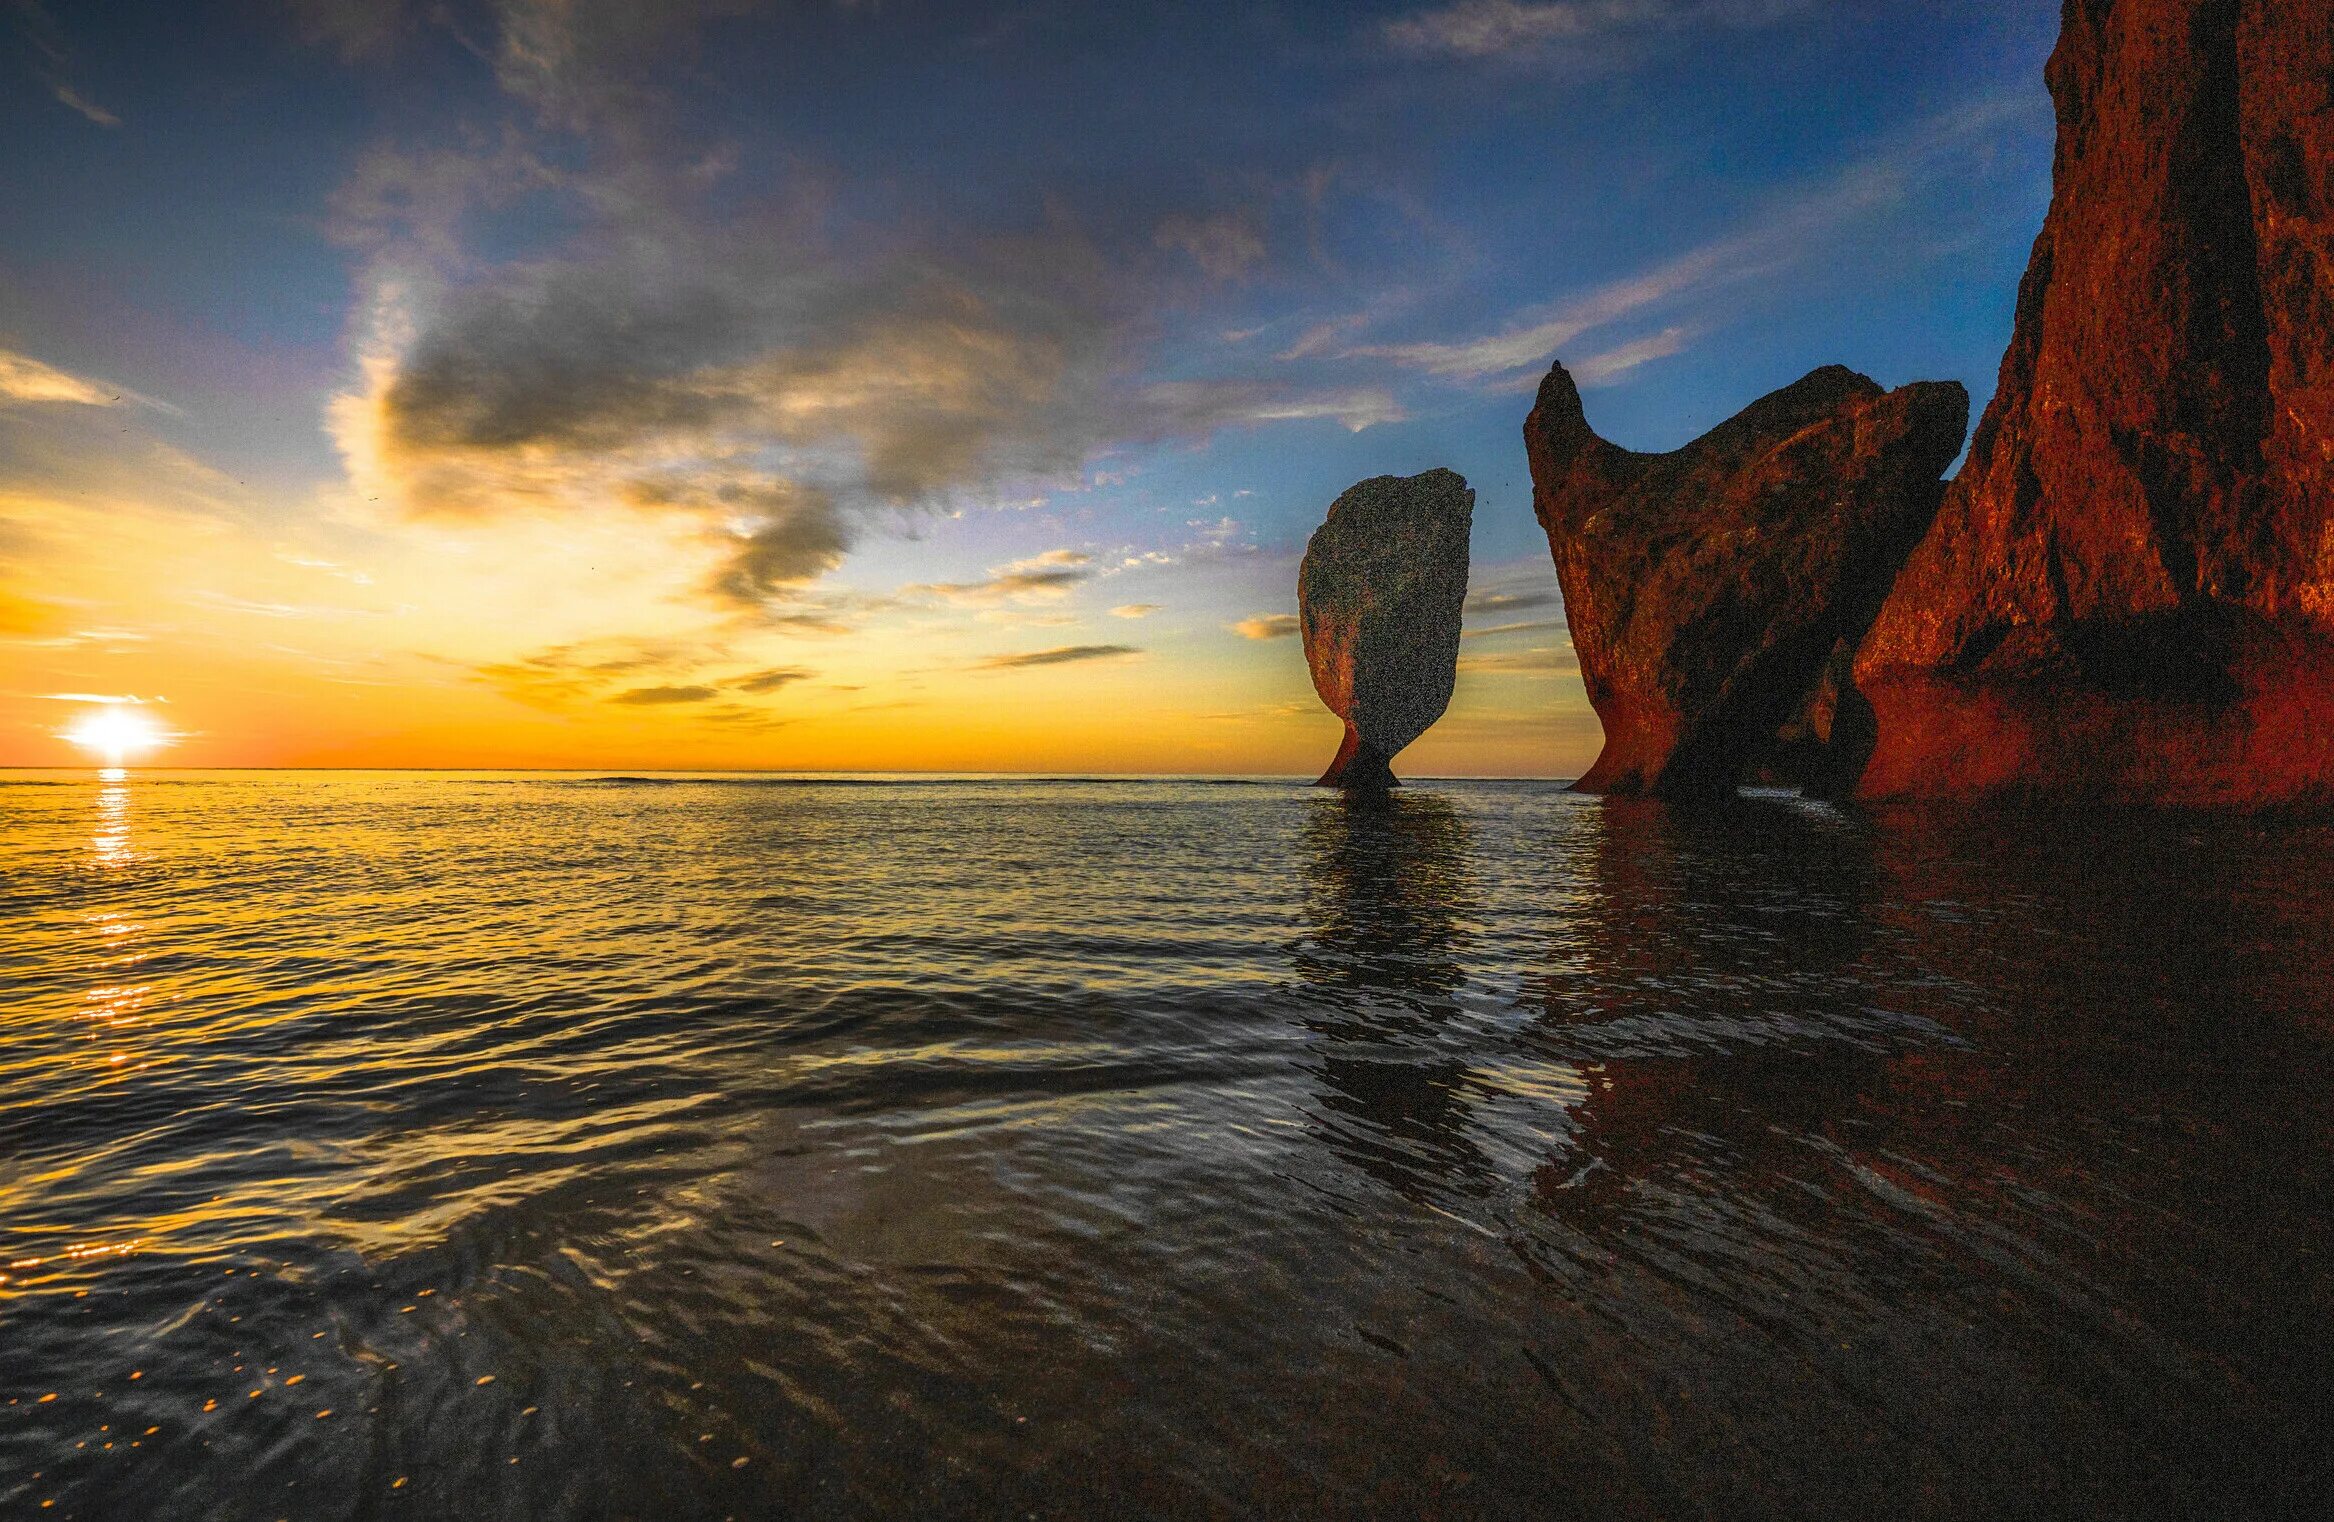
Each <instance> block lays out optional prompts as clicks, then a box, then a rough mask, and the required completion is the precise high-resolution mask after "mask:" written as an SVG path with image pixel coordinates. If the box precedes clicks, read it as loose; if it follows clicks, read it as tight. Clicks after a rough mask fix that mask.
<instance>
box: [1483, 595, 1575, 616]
mask: <svg viewBox="0 0 2334 1522" xmlns="http://www.w3.org/2000/svg"><path fill="white" fill-rule="evenodd" d="M1561 600H1564V598H1561V595H1557V593H1554V591H1529V593H1503V591H1480V593H1468V595H1466V612H1470V614H1519V612H1524V609H1531V607H1557V605H1559V602H1561Z"/></svg>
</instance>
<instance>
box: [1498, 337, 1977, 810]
mask: <svg viewBox="0 0 2334 1522" xmlns="http://www.w3.org/2000/svg"><path fill="white" fill-rule="evenodd" d="M1968 423H1969V395H1968V393H1967V392H1966V391H1964V390H1963V389H1962V388H1961V387H1960V386H1959V385H1957V384H1954V383H1952V382H1923V383H1920V384H1917V385H1911V386H1906V387H1904V388H1902V389H1900V390H1896V391H1887V392H1884V391H1882V390H1881V389H1880V387H1878V386H1877V385H1874V384H1873V383H1872V382H1871V381H1870V380H1868V379H1866V378H1865V377H1863V376H1861V375H1858V374H1856V373H1855V372H1854V371H1851V370H1847V369H1843V368H1841V367H1840V366H1837V365H1833V366H1828V367H1826V368H1824V369H1821V370H1817V371H1815V372H1814V373H1813V374H1811V375H1809V376H1807V377H1806V378H1804V379H1802V380H1800V381H1798V382H1797V383H1795V384H1793V385H1790V386H1787V387H1785V388H1784V389H1783V390H1781V391H1777V392H1775V393H1774V394H1773V395H1771V396H1767V397H1763V398H1761V399H1760V400H1759V401H1757V402H1754V403H1752V404H1751V405H1750V406H1749V407H1747V408H1745V409H1744V410H1743V411H1742V412H1740V413H1739V414H1737V415H1736V416H1735V417H1733V418H1732V419H1730V420H1728V421H1727V422H1725V423H1722V424H1720V425H1719V426H1718V427H1717V428H1714V429H1712V430H1711V431H1710V432H1709V433H1707V434H1705V435H1703V436H1702V437H1701V438H1699V439H1697V440H1695V441H1694V442H1693V443H1691V444H1688V445H1687V446H1685V447H1684V448H1683V449H1679V450H1677V451H1675V452H1673V453H1670V454H1636V453H1632V452H1631V451H1629V450H1626V449H1622V448H1620V447H1619V446H1618V445H1614V444H1609V443H1607V442H1605V441H1604V440H1603V439H1601V438H1598V437H1597V435H1596V434H1595V432H1594V431H1593V430H1591V429H1590V427H1589V426H1588V421H1587V419H1586V417H1585V416H1584V415H1583V413H1582V411H1581V404H1580V392H1579V390H1578V388H1576V387H1575V386H1574V385H1573V382H1572V377H1571V376H1569V375H1567V374H1566V373H1565V371H1564V367H1563V366H1562V365H1558V366H1556V367H1555V368H1554V369H1552V370H1550V371H1549V372H1548V378H1547V379H1546V380H1545V381H1543V382H1542V383H1541V385H1540V395H1539V401H1538V403H1537V404H1536V405H1535V406H1534V407H1533V408H1532V414H1531V417H1530V419H1529V420H1528V421H1527V422H1526V423H1525V424H1524V443H1525V447H1526V449H1527V450H1528V451H1529V453H1530V456H1531V466H1532V500H1533V505H1534V507H1535V508H1536V509H1537V511H1538V513H1539V517H1540V526H1541V527H1542V528H1544V529H1546V530H1547V533H1548V548H1549V550H1550V551H1551V552H1552V553H1553V554H1554V555H1555V557H1556V576H1557V580H1558V581H1559V582H1560V583H1561V584H1562V586H1563V589H1564V608H1565V617H1566V620H1567V621H1568V622H1569V624H1570V625H1571V628H1572V643H1573V647H1574V649H1575V650H1576V651H1577V652H1578V653H1579V656H1580V671H1581V676H1582V678H1583V680H1584V681H1585V682H1586V683H1587V686H1588V696H1589V702H1590V703H1591V704H1593V705H1594V706H1595V708H1596V711H1597V717H1598V718H1599V719H1600V720H1602V721H1603V722H1604V726H1605V748H1604V753H1603V754H1602V755H1600V756H1599V757H1598V758H1597V762H1596V765H1595V766H1594V767H1593V768H1591V769H1590V771H1589V773H1588V775H1586V776H1584V777H1582V778H1581V779H1580V780H1579V782H1577V783H1575V784H1574V786H1575V787H1576V788H1578V789H1579V790H1581V791H1583V792H1592V793H1653V794H1660V795H1663V796H1668V797H1696V796H1713V795H1718V794H1722V793H1727V792H1731V791H1732V790H1733V789H1734V787H1735V785H1736V784H1737V783H1738V782H1740V781H1741V780H1743V778H1744V776H1745V773H1746V772H1747V771H1748V770H1749V769H1750V768H1751V767H1752V765H1753V764H1754V762H1756V761H1757V760H1759V759H1760V757H1761V756H1762V754H1763V753H1765V752H1767V751H1769V750H1770V749H1771V748H1772V745H1773V742H1774V740H1775V737H1776V735H1777V732H1778V731H1779V730H1780V729H1782V728H1783V727H1784V726H1785V725H1786V724H1787V723H1789V722H1790V721H1791V720H1792V719H1793V718H1794V716H1795V715H1799V714H1802V713H1803V712H1807V711H1809V710H1810V709H1811V708H1818V709H1822V710H1823V712H1822V715H1821V726H1822V729H1823V737H1822V746H1824V747H1828V746H1829V745H1830V744H1831V743H1832V734H1831V730H1832V729H1833V727H1834V726H1833V724H1832V720H1831V715H1830V713H1829V711H1828V707H1827V706H1826V705H1822V704H1811V701H1810V699H1811V694H1812V693H1813V690H1814V688H1815V687H1816V685H1817V683H1818V681H1819V678H1820V677H1821V676H1822V674H1823V671H1824V668H1825V665H1826V662H1827V660H1829V659H1830V658H1832V657H1833V655H1834V652H1835V651H1836V650H1838V649H1839V647H1840V646H1841V645H1842V643H1843V642H1845V643H1846V644H1847V645H1848V646H1850V647H1852V646H1853V645H1854V643H1855V642H1856V640H1857V639H1858V638H1860V637H1861V636H1862V634H1863V632H1864V629H1865V627H1866V625H1867V624H1869V623H1870V621H1871V618H1872V615H1873V613H1874V611H1875V610H1876V609H1877V608H1878V607H1879V606H1880V601H1881V599H1882V598H1883V597H1884V596H1885V595H1886V594H1887V592H1888V587H1889V582H1890V579H1891V578H1892V577H1893V576H1894V575H1895V574H1896V571H1897V568H1898V567H1899V566H1900V565H1901V564H1902V563H1903V560H1904V556H1905V553H1906V552H1907V551H1908V550H1910V549H1911V548H1912V546H1913V544H1914V543H1915V542H1916V541H1917V540H1918V539H1919V538H1920V536H1921V533H1922V531H1923V530H1925V529H1926V528H1927V527H1928V525H1929V519H1930V517H1931V515H1933V514H1934V513H1935V512H1936V510H1937V502H1938V498H1939V495H1940V494H1941V493H1942V491H1943V489H1944V488H1943V484H1942V482H1941V481H1940V479H1939V478H1940V476H1942V474H1943V473H1944V470H1945V467H1946V466H1947V465H1949V464H1951V463H1952V461H1953V457H1954V456H1955V455H1956V454H1958V453H1959V452H1960V450H1961V441H1962V437H1963V435H1964V433H1965V432H1966V430H1967V427H1968ZM1811 722H1812V721H1811ZM1829 766H1830V763H1829V762H1828V761H1825V762H1822V763H1821V764H1820V765H1818V766H1817V767H1816V770H1817V771H1819V772H1821V771H1825V770H1828V769H1829Z"/></svg>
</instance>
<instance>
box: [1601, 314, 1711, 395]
mask: <svg viewBox="0 0 2334 1522" xmlns="http://www.w3.org/2000/svg"><path fill="white" fill-rule="evenodd" d="M1693 337H1694V330H1693V329H1691V328H1686V327H1669V328H1663V329H1662V330H1661V331H1660V332H1658V333H1653V334H1649V335H1647V336H1646V337H1644V338H1640V339H1637V340H1635V341H1634V342H1631V343H1625V344H1622V345H1621V346H1620V347H1619V348H1615V349H1607V350H1605V351H1604V352H1603V353H1602V354H1591V355H1589V356H1588V357H1587V358H1586V359H1583V360H1581V361H1579V362H1578V363H1576V364H1574V365H1573V366H1572V367H1571V370H1572V378H1573V379H1574V380H1575V381H1577V382H1579V383H1580V384H1581V385H1583V386H1609V385H1611V384H1612V383H1613V382H1614V381H1616V380H1619V379H1620V378H1621V377H1622V376H1623V375H1626V374H1627V373H1628V372H1630V371H1631V370H1634V369H1636V368H1637V367H1638V366H1639V365H1643V364H1649V363H1651V362H1652V361H1654V360H1657V359H1667V358H1669V357H1670V356H1671V355H1672V354H1679V353H1683V352H1684V351H1685V347H1686V345H1687V344H1688V343H1690V342H1691V341H1692V340H1693Z"/></svg>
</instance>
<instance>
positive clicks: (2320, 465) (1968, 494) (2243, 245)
mask: <svg viewBox="0 0 2334 1522" xmlns="http://www.w3.org/2000/svg"><path fill="white" fill-rule="evenodd" d="M2049 81H2050V88H2051V93H2052V95H2053V97H2054V98H2055V99H2056V101H2057V103H2058V122H2059V137H2058V158H2057V164H2056V167H2055V181H2054V191H2053V195H2052V200H2051V208H2050V214H2049V217H2048V219H2047V221H2046V222H2045V223H2044V226H2043V230H2042V234H2041V236H2040V238H2038V239H2037V240H2036V242H2035V245H2034V255H2033V260H2032V263H2031V264H2030V265H2029V266H2028V269H2027V272H2026V278H2025V281H2024V284H2023V285H2022V286H2021V288H2020V291H2019V298H2018V314H2017V326H2016V329H2015V333H2014V336H2013V338H2012V340H2011V344H2010V350H2009V353H2008V354H2007V356H2006V357H2005V358H2004V359H2003V361H2002V372H2001V385H2000V389H1999V391H1998V392H1997V394H1996V397H1995V400H1994V402H1993V404H1992V405H1991V406H1990V407H1989V408H1988V409H1987V411H1986V417H1985V421H1984V423H1983V424H1982V425H1981V426H1980V427H1979V429H1978V434H1977V438H1976V441H1975V443H1974V444H1973V445H1972V448H1971V453H1970V459H1969V463H1968V464H1967V465H1966V466H1965V467H1964V468H1963V470H1962V472H1961V474H1960V476H1959V477H1958V478H1956V480H1955V482H1954V484H1953V488H1952V490H1951V491H1950V492H1949V493H1948V494H1947V498H1946V502H1945V506H1944V507H1943V509H1942V510H1941V511H1940V512H1939V514H1938V517H1937V521H1936V525H1935V527H1934V528H1933V529H1932V531H1931V532H1930V534H1929V536H1928V538H1927V539H1926V540H1924V541H1923V543H1922V544H1921V546H1920V547H1919V549H1918V550H1916V551H1915V552H1914V554H1913V556H1912V558H1911V561H1910V562H1909V563H1908V565H1907V566H1906V568H1905V571H1904V573H1903V575H1902V577H1901V578H1900V579H1899V581H1898V583H1897V585H1896V588H1895V590H1894V592H1893V593H1892V594H1891V595H1890V597H1889V599H1888V602H1887V604H1886V606H1885V608H1884V610H1883V611H1882V613H1881V615H1880V617H1879V619H1878V621H1877V622H1876V624H1875V625H1874V627H1873V629H1872V631H1871V633H1870V635H1869V636H1868V637H1867V639H1866V640H1865V642H1864V644H1863V646H1862V648H1861V649H1860V650H1859V652H1858V655H1857V661H1856V668H1855V684H1856V687H1857V689H1858V690H1859V691H1860V692H1861V693H1862V694H1863V697H1864V699H1865V700H1866V701H1868V702H1869V703H1870V705H1871V714H1870V718H1871V724H1872V727H1873V737H1874V739H1873V743H1874V747H1875V749H1874V754H1873V756H1872V759H1871V763H1870V765H1869V767H1868V768H1867V769H1866V771H1865V772H1864V775H1863V779H1862V781H1861V783H1860V791H1861V792H1863V793H1864V794H1865V795H1867V796H1872V797H1907V796H1963V797H1968V796H1979V795H1985V794H2000V793H2029V794H2037V795H2054V796H2060V797H2067V798H2093V799H2112V800H2125V801H2149V802H2163V803H2179V804H2255V803H2272V802H2281V801H2296V800H2303V799H2311V798H2316V799H2326V798H2328V797H2329V796H2330V795H2334V16H2330V13H2329V12H2328V10H2327V6H2326V0H2069V3H2068V4H2067V5H2066V7H2065V14H2064V21H2063V30H2062V32H2061V34H2060V38H2059V45H2058V50H2057V52H2056V53H2055V54H2054V55H2053V56H2052V58H2051V62H2050V69H2049Z"/></svg>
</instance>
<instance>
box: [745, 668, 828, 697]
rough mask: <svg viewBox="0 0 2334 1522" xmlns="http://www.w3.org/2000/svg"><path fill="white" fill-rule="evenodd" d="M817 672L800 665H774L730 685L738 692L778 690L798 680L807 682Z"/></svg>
mask: <svg viewBox="0 0 2334 1522" xmlns="http://www.w3.org/2000/svg"><path fill="white" fill-rule="evenodd" d="M817 674H818V673H817V672H815V671H807V670H805V669H804V668H802V667H800V666H772V667H770V668H769V669H768V670H766V671H757V672H754V673H753V674H752V675H750V676H742V677H739V678H737V679H736V680H734V681H732V682H730V683H729V684H728V686H729V687H730V688H731V689H732V690H734V691H737V692H754V693H761V692H776V691H777V690H778V689H779V688H781V687H790V686H792V685H793V684H794V683H796V682H807V681H809V680H810V679H811V678H812V677H814V676H816V675H817Z"/></svg>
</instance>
